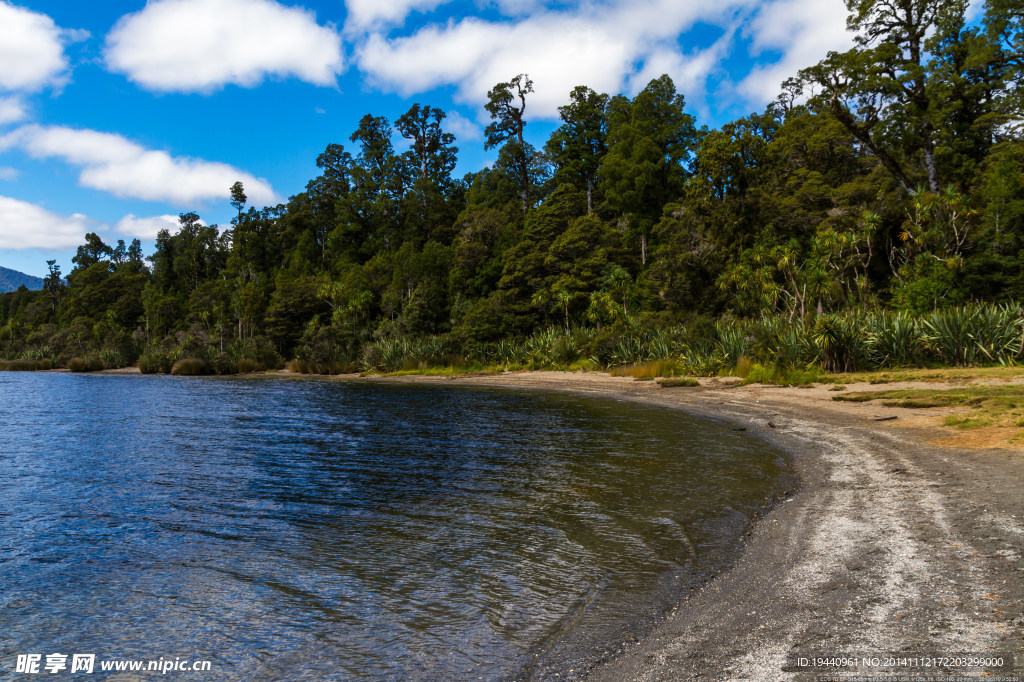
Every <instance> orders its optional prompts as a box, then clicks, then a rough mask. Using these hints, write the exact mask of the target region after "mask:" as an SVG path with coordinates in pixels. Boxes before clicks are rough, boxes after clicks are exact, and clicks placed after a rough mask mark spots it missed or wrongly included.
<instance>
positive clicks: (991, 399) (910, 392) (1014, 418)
mask: <svg viewBox="0 0 1024 682" xmlns="http://www.w3.org/2000/svg"><path fill="white" fill-rule="evenodd" d="M832 400H839V401H846V402H867V401H869V400H881V401H882V404H883V405H885V406H886V407H909V408H918V409H927V408H930V407H962V408H969V409H970V410H971V412H967V413H961V414H952V415H949V416H948V417H946V419H945V424H946V425H947V426H952V427H955V428H958V429H977V428H982V427H985V426H1008V427H1012V426H1024V386H1021V385H1013V386H967V387H963V388H954V389H947V390H938V389H926V388H907V389H894V390H888V391H858V392H855V393H847V394H845V395H837V396H832Z"/></svg>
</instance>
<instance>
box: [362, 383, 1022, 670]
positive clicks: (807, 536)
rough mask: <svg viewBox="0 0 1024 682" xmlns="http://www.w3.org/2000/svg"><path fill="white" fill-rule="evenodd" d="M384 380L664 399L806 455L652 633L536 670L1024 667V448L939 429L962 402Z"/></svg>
mask: <svg viewBox="0 0 1024 682" xmlns="http://www.w3.org/2000/svg"><path fill="white" fill-rule="evenodd" d="M374 380H375V381H403V382H429V383H448V384H453V385H475V386H493V387H504V388H515V387H518V388H523V389H533V390H536V389H543V390H557V391H569V392H573V393H577V394H587V395H593V396H602V397H607V398H613V399H619V400H622V399H625V400H632V401H637V402H642V403H647V404H651V405H660V406H664V407H668V408H673V409H680V410H683V411H685V412H688V413H692V414H697V415H702V416H706V417H708V418H711V419H719V420H728V421H730V422H732V423H734V424H735V425H736V428H743V429H746V430H748V431H749V432H751V433H752V434H756V435H759V436H761V437H764V438H765V439H766V440H768V441H769V442H771V443H772V444H775V445H777V446H779V447H781V448H784V449H785V450H786V451H787V452H789V453H790V454H791V455H792V457H793V461H794V465H795V468H796V470H797V472H798V474H799V476H800V477H801V487H800V489H799V490H798V491H797V492H796V493H795V494H794V495H792V496H791V497H790V498H788V499H787V500H785V501H784V502H783V503H781V504H779V505H777V506H776V507H775V508H774V509H772V510H771V511H770V512H769V513H768V514H767V515H765V516H764V517H763V518H762V519H761V520H760V522H758V523H757V524H756V525H755V526H754V527H753V528H752V530H751V533H750V535H749V537H748V538H747V539H746V545H745V548H744V551H743V553H742V556H741V558H740V559H739V560H738V561H737V563H736V564H735V565H734V566H733V567H732V568H731V570H729V571H726V572H725V573H723V574H722V575H719V576H718V577H716V578H714V579H713V580H711V581H710V582H708V583H707V584H706V585H704V586H703V587H702V588H700V589H698V590H695V591H694V592H692V593H690V595H689V596H688V597H686V598H684V599H683V600H682V601H681V602H680V603H679V604H677V605H676V606H675V608H674V609H673V610H672V612H671V613H670V615H669V616H668V617H667V618H666V619H665V620H664V621H663V622H662V623H661V624H660V625H658V626H657V627H656V629H655V630H654V631H653V632H652V633H650V634H648V635H647V636H645V637H643V638H640V640H639V641H637V642H625V643H623V642H615V643H610V644H609V646H608V649H607V652H606V655H605V657H604V659H603V660H602V661H600V662H599V663H598V664H597V665H596V666H595V667H592V668H591V669H588V670H581V669H573V670H571V671H569V670H559V669H554V668H551V667H547V666H545V665H544V661H543V659H541V660H540V661H539V662H538V666H537V668H536V671H535V679H561V680H565V679H580V678H586V679H592V680H610V681H621V680H684V679H685V680H786V679H792V680H813V679H819V675H822V674H824V673H826V672H828V670H827V669H825V668H818V669H817V670H816V671H813V672H812V671H810V670H798V669H794V665H795V662H796V661H795V659H796V658H797V657H799V656H805V657H812V656H826V657H837V656H838V657H842V656H856V657H858V658H861V657H880V658H884V657H885V656H887V655H893V654H899V653H902V654H904V655H914V656H948V655H954V654H955V655H959V654H969V653H972V654H993V653H999V654H1013V655H1015V656H1016V658H1017V660H1018V665H1020V664H1021V663H1024V599H1022V592H1024V486H1022V485H1021V484H1022V482H1024V452H1022V449H1021V448H1020V447H1018V446H1014V445H1012V444H1010V443H1009V437H1010V435H1011V434H1010V432H1009V431H1008V430H1007V429H981V430H977V431H969V432H956V431H954V430H952V429H948V428H945V427H942V426H941V425H940V424H941V419H942V417H943V416H945V415H946V414H949V413H950V412H951V411H952V410H950V409H943V408H932V409H928V410H920V409H918V410H913V409H907V408H889V407H883V406H881V405H880V404H879V403H848V402H835V401H833V400H832V399H831V398H832V397H833V396H834V395H836V394H835V392H832V391H830V390H829V387H828V386H821V385H818V386H815V387H813V388H796V387H772V386H761V385H751V386H736V385H729V384H728V383H726V381H727V380H718V379H711V380H703V381H702V386H700V387H697V388H664V387H661V386H659V385H657V384H655V383H654V382H652V381H637V380H634V379H632V378H626V377H611V376H608V375H606V374H598V373H559V372H522V373H508V374H502V375H483V376H467V377H458V378H447V377H429V376H412V377H395V378H379V379H374ZM1015 381H1019V379H1018V380H1015ZM906 386H910V384H888V385H886V386H885V387H884V388H887V389H888V388H899V387H906ZM928 387H931V388H943V385H942V384H935V383H930V384H928ZM872 388H878V387H872V386H868V385H867V384H864V385H851V386H850V387H849V389H850V390H869V389H872ZM893 417H895V419H893ZM887 418H888V419H887ZM879 420H881V421H879ZM841 670H843V672H845V673H848V674H851V675H860V676H864V675H877V674H880V673H881V672H882V671H881V670H880V669H869V668H865V667H858V668H856V669H855V668H851V667H846V668H842V669H841ZM894 670H895V671H896V672H900V673H904V672H907V671H908V669H907V668H901V669H898V670H897V669H889V673H890V674H893V671H894ZM932 672H934V671H932ZM1015 672H1016V673H1017V674H1018V675H1019V674H1021V672H1020V669H1018V670H1016V671H1015ZM918 674H919V675H921V674H924V673H923V672H920V671H919V672H918ZM945 674H947V675H948V674H952V671H951V670H947V671H946V673H945ZM962 674H967V675H971V676H973V675H977V674H980V671H979V670H977V669H975V670H973V671H966V670H964V671H963V672H962ZM1004 674H1008V673H1007V672H1005V671H1001V672H997V673H996V675H995V677H996V678H997V679H998V677H999V676H1000V675H1004Z"/></svg>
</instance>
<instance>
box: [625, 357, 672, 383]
mask: <svg viewBox="0 0 1024 682" xmlns="http://www.w3.org/2000/svg"><path fill="white" fill-rule="evenodd" d="M608 373H609V374H611V375H612V376H613V377H633V378H634V379H654V378H655V377H674V376H677V375H679V374H682V373H683V368H682V366H680V364H679V363H678V362H676V361H675V360H652V361H650V362H642V363H638V364H635V365H626V366H623V367H613V368H611V369H610V370H608Z"/></svg>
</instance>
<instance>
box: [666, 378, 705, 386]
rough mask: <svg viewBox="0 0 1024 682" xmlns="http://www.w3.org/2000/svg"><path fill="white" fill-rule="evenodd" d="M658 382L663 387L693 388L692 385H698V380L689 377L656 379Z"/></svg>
mask: <svg viewBox="0 0 1024 682" xmlns="http://www.w3.org/2000/svg"><path fill="white" fill-rule="evenodd" d="M658 384H659V385H661V386H664V387H665V388H693V387H694V386H700V382H699V381H697V380H696V379H691V378H690V377H673V378H666V379H658Z"/></svg>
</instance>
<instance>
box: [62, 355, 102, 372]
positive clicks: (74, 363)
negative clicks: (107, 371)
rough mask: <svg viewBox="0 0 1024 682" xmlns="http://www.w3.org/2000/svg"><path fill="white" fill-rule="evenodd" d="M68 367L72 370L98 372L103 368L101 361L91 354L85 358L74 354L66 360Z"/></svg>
mask: <svg viewBox="0 0 1024 682" xmlns="http://www.w3.org/2000/svg"><path fill="white" fill-rule="evenodd" d="M68 369H70V370H71V371H72V372H98V371H100V370H101V369H103V361H102V360H100V359H99V358H98V357H95V356H92V355H90V356H89V357H87V358H80V357H77V356H76V357H73V358H71V359H70V360H68Z"/></svg>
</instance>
